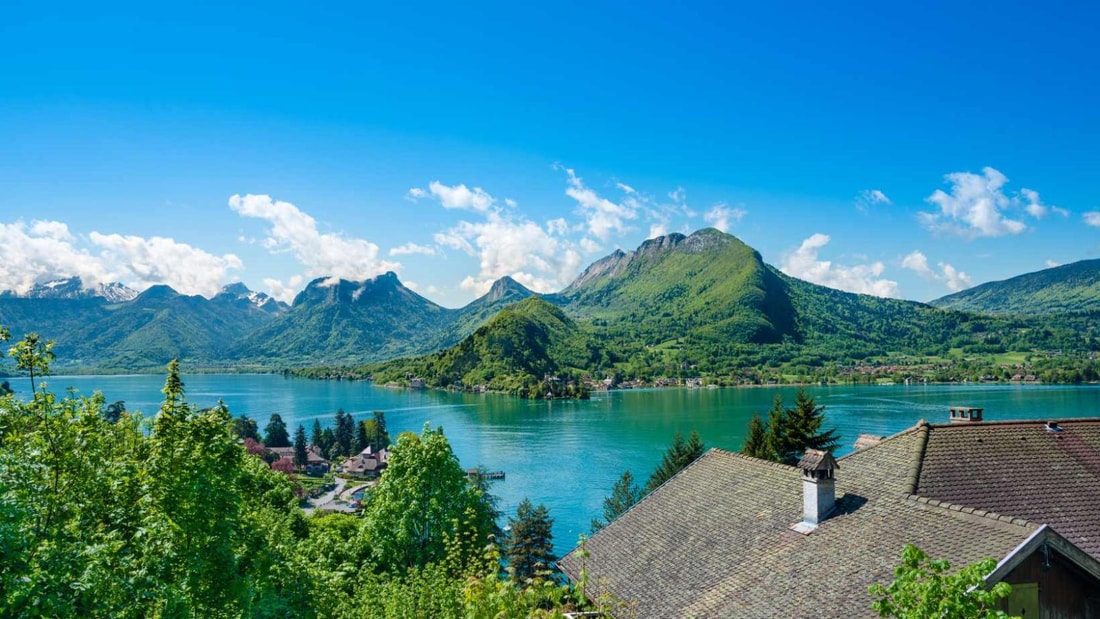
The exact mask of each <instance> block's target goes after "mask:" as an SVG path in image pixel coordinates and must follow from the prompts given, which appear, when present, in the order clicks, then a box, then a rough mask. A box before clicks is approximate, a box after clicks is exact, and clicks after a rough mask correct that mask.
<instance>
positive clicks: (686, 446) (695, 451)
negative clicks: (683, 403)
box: [645, 430, 706, 494]
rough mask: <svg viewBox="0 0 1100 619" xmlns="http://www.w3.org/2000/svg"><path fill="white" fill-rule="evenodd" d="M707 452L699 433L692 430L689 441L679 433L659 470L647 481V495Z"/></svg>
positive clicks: (662, 460) (658, 467)
mask: <svg viewBox="0 0 1100 619" xmlns="http://www.w3.org/2000/svg"><path fill="white" fill-rule="evenodd" d="M705 451H706V448H705V447H704V446H703V441H701V440H699V434H698V433H697V432H695V431H694V430H692V432H691V436H690V437H689V438H688V440H687V441H685V440H684V436H683V435H682V434H680V433H679V432H677V433H676V436H675V438H673V439H672V445H670V446H669V448H668V449H667V450H666V451H665V455H664V457H663V458H662V459H661V464H660V465H658V466H657V470H655V471H653V474H651V475H650V476H649V480H648V481H646V485H645V494H649V493H650V492H653V491H654V490H656V489H657V487H658V486H660V485H661V484H663V483H665V482H666V481H668V480H670V479H672V477H673V476H674V475H676V474H677V473H679V472H680V471H682V470H684V469H685V468H687V467H688V465H690V464H691V463H692V462H695V461H696V460H698V459H699V456H702V455H703V453H704V452H705Z"/></svg>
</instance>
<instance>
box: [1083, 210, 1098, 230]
mask: <svg viewBox="0 0 1100 619" xmlns="http://www.w3.org/2000/svg"><path fill="white" fill-rule="evenodd" d="M1081 219H1083V220H1084V222H1085V223H1086V224H1088V225H1090V226H1094V227H1097V228H1100V211H1089V212H1087V213H1082V214H1081Z"/></svg>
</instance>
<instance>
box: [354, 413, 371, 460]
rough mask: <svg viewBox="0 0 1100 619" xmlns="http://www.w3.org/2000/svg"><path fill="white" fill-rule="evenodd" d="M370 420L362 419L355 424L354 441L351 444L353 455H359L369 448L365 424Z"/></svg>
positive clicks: (368, 437)
mask: <svg viewBox="0 0 1100 619" xmlns="http://www.w3.org/2000/svg"><path fill="white" fill-rule="evenodd" d="M368 421H371V420H370V419H364V420H363V421H360V422H359V423H357V424H355V441H354V442H353V444H352V449H353V450H354V452H355V453H359V452H361V451H363V450H364V449H366V448H367V447H369V446H370V436H369V435H368V434H367V422H368Z"/></svg>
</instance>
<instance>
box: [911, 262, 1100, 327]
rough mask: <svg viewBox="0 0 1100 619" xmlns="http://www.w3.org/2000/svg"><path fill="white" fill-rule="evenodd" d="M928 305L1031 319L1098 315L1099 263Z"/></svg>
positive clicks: (1030, 275)
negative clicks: (1050, 316)
mask: <svg viewBox="0 0 1100 619" xmlns="http://www.w3.org/2000/svg"><path fill="white" fill-rule="evenodd" d="M932 305H935V306H936V307H942V308H948V309H955V310H967V311H973V312H986V313H990V314H1028V315H1033V316H1038V315H1048V314H1064V313H1068V312H1082V311H1085V312H1095V311H1100V260H1082V261H1080V262H1074V263H1073V264H1064V265H1062V266H1057V267H1054V268H1050V269H1043V270H1042V271H1036V272H1034V273H1026V274H1024V275H1018V276H1016V277H1013V278H1010V279H1006V280H1003V281H999V282H988V283H985V284H982V285H980V286H974V287H973V288H968V289H967V290H963V291H961V292H956V293H954V294H950V295H947V296H946V297H942V298H940V299H936V300H935V301H932Z"/></svg>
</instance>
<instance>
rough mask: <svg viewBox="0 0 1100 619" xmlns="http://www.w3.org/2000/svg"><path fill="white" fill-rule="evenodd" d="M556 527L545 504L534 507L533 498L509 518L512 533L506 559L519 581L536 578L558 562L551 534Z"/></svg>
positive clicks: (509, 536) (520, 506) (514, 577)
mask: <svg viewBox="0 0 1100 619" xmlns="http://www.w3.org/2000/svg"><path fill="white" fill-rule="evenodd" d="M553 524H554V519H553V518H551V517H550V511H549V510H548V509H546V506H545V505H541V504H540V505H539V506H538V507H532V505H531V501H530V499H526V498H525V499H523V502H522V503H520V504H519V507H518V508H516V515H515V517H514V518H513V517H509V518H508V526H509V527H510V528H511V531H510V532H509V535H508V544H507V553H506V556H507V558H508V565H509V566H510V567H511V570H512V578H513V579H514V580H515V581H517V582H523V581H525V580H528V579H531V578H535V577H536V576H538V575H539V574H540V573H541V572H546V571H548V570H549V569H550V565H551V564H552V563H553V562H554V561H557V557H556V556H554V534H553V533H552V531H551V529H552V528H553Z"/></svg>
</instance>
